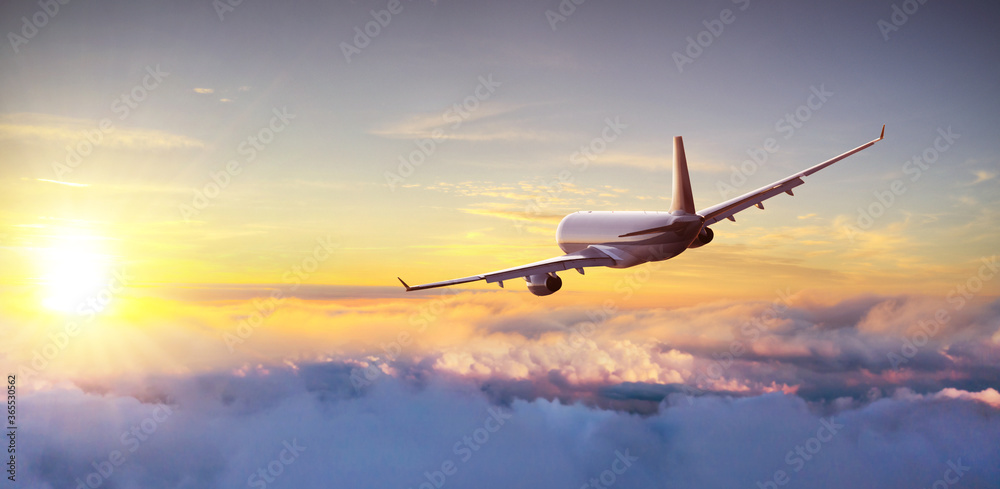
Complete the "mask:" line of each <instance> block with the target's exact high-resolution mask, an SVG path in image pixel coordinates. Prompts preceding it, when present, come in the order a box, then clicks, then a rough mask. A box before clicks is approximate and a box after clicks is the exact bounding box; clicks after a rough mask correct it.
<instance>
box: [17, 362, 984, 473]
mask: <svg viewBox="0 0 1000 489" xmlns="http://www.w3.org/2000/svg"><path fill="white" fill-rule="evenodd" d="M351 370H352V368H351V366H350V365H348V364H342V363H336V362H328V363H320V364H302V365H278V366H263V365H258V366H252V367H248V368H245V369H241V370H240V371H239V372H237V373H214V374H203V375H197V376H189V377H153V378H142V379H139V380H136V381H133V382H123V381H117V382H112V383H110V384H93V385H88V386H84V387H82V388H81V387H80V386H76V385H69V384H63V385H60V386H57V387H54V388H52V389H48V390H44V391H36V392H33V393H30V394H27V395H22V397H21V398H20V400H19V412H21V413H23V415H22V416H23V417H22V418H21V419H23V422H22V427H21V431H19V435H18V436H19V445H18V446H19V452H18V453H19V459H18V460H19V466H18V476H19V478H20V479H19V482H22V483H23V484H24V485H25V487H76V486H77V484H78V483H79V482H84V483H86V481H87V480H88V477H89V479H90V481H91V482H100V483H101V484H102V486H103V487H109V488H138V487H142V488H181V487H184V488H201V487H206V488H207V487H244V486H246V485H248V484H250V485H251V487H264V486H266V487H275V488H280V487H330V486H331V485H332V486H338V487H360V488H368V487H371V488H376V487H378V488H381V487H414V488H415V487H433V484H434V482H435V481H437V482H444V483H446V484H447V485H448V486H450V487H482V488H494V487H496V488H508V487H557V486H559V487H582V486H584V485H587V484H591V482H590V480H591V479H594V480H597V481H598V484H599V485H600V484H604V485H608V484H607V483H608V482H612V483H613V484H614V485H615V487H623V488H627V487H652V486H656V487H706V488H713V487H720V488H723V487H724V488H731V487H755V486H756V485H757V483H763V484H766V482H767V481H772V480H776V478H780V480H785V478H788V479H789V480H790V481H791V482H792V483H794V484H795V485H796V486H798V487H820V488H823V487H851V488H854V487H872V488H875V487H928V486H930V485H932V484H933V483H934V482H936V481H937V480H939V479H942V478H943V477H944V475H945V473H946V471H948V470H949V469H951V468H952V467H955V466H957V467H960V468H962V471H961V472H962V473H961V474H959V477H960V481H961V486H962V487H988V486H990V487H992V486H993V485H995V484H996V481H997V480H1000V463H998V462H1000V458H998V455H997V452H996V450H995V448H996V446H995V445H996V440H997V439H998V438H1000V416H998V414H1000V413H998V411H997V408H996V407H994V406H992V405H991V404H990V403H989V402H988V401H989V400H990V399H994V398H995V395H996V393H995V391H994V392H987V393H985V394H984V393H972V392H964V391H963V392H960V391H946V392H944V391H943V392H941V393H938V394H932V395H926V396H925V395H918V394H914V393H912V392H909V391H905V390H904V391H901V392H899V393H898V395H895V396H889V397H883V398H878V399H875V400H873V401H865V402H857V401H846V402H830V403H810V402H807V401H805V400H803V399H802V398H800V397H797V396H794V395H784V394H766V395H761V396H751V397H742V398H737V397H730V396H719V395H715V394H712V395H705V396H697V397H691V396H688V395H687V394H684V393H679V392H671V393H669V395H668V397H667V398H666V399H664V400H663V402H661V403H660V404H658V406H657V409H656V410H655V411H654V412H652V413H650V414H649V415H645V416H639V415H635V414H630V413H627V412H622V411H616V410H604V409H595V408H590V407H586V406H584V405H581V404H565V403H562V402H559V401H548V400H544V399H538V398H535V399H514V400H510V401H501V402H493V401H491V399H490V398H489V395H488V393H487V392H485V391H484V390H485V389H487V388H488V386H486V385H484V384H480V383H477V382H474V381H470V380H468V379H462V378H457V377H449V376H439V375H434V374H429V375H427V376H422V377H414V376H410V375H405V374H404V375H400V376H398V377H397V376H384V377H380V378H378V379H375V380H374V381H373V382H372V383H371V384H370V385H367V386H364V387H361V388H355V386H354V384H353V382H352V379H351ZM553 382H555V383H558V380H554V381H553ZM978 398H983V399H982V400H979V399H978ZM981 401H987V402H981ZM616 461H618V462H616ZM112 462H115V463H112ZM102 471H103V473H102ZM779 471H781V473H782V474H783V475H777V474H778V472H779ZM254 477H257V478H256V479H254ZM264 477H266V478H268V479H264ZM951 477H954V472H953V473H952V475H951ZM602 478H603V479H602ZM262 480H267V483H266V484H262V485H254V482H255V481H257V482H260V481H262ZM422 484H425V485H423V486H422ZM426 484H432V485H431V486H427V485H426Z"/></svg>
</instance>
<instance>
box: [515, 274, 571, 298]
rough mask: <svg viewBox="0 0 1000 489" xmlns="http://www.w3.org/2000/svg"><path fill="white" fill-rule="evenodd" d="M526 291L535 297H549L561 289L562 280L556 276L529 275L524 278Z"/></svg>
mask: <svg viewBox="0 0 1000 489" xmlns="http://www.w3.org/2000/svg"><path fill="white" fill-rule="evenodd" d="M524 280H525V281H526V282H528V290H529V291H531V293H532V294H535V295H549V294H552V293H555V292H556V291H557V290H559V289H561V288H562V279H561V278H559V277H558V276H557V275H556V274H554V273H553V274H544V275H530V276H527V277H525V278H524Z"/></svg>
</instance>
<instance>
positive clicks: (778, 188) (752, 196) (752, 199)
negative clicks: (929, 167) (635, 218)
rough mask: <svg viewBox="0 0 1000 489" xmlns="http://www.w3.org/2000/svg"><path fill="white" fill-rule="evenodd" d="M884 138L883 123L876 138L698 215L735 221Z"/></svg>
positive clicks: (707, 222) (715, 220)
mask: <svg viewBox="0 0 1000 489" xmlns="http://www.w3.org/2000/svg"><path fill="white" fill-rule="evenodd" d="M884 138H885V125H883V126H882V134H880V135H879V137H878V139H874V140H872V141H869V142H867V143H865V144H862V145H861V146H858V147H857V148H854V149H852V150H850V151H848V152H846V153H844V154H841V155H838V156H835V157H833V158H830V159H829V160H826V161H824V162H822V163H820V164H818V165H814V166H811V167H809V168H807V169H805V170H803V171H800V172H798V173H796V174H794V175H790V176H788V177H785V178H783V179H781V180H778V181H777V182H774V183H772V184H770V185H765V186H763V187H761V188H759V189H757V190H754V191H753V192H747V193H745V194H743V195H741V196H739V197H736V198H735V199H731V200H727V201H725V202H723V203H721V204H717V205H713V206H712V207H709V208H707V209H703V210H701V211H698V215H700V216H701V217H703V218H704V220H705V225H709V224H712V223H715V222H719V221H721V220H723V219H729V220H731V221H735V220H736V219H735V218H734V217H733V215H734V214H736V213H737V212H739V211H742V210H743V209H746V208H748V207H753V206H757V207H760V208H761V209H763V208H764V204H763V202H764V201H765V200H767V199H770V198H771V197H774V196H775V195H778V194H780V193H783V192H784V193H787V194H788V195H794V194H792V189H793V188H795V187H798V186H799V185H802V184H803V183H805V182H804V181H803V180H802V177H806V176H809V175H812V174H813V173H816V172H818V171H820V170H822V169H824V168H826V167H828V166H830V165H832V164H834V163H836V162H838V161H840V160H842V159H844V158H847V157H848V156H851V155H853V154H854V153H857V152H859V151H861V150H863V149H867V148H868V147H870V146H871V145H873V144H875V143H877V142H879V141H881V140H882V139H884Z"/></svg>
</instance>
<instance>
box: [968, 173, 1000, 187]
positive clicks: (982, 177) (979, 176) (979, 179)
mask: <svg viewBox="0 0 1000 489" xmlns="http://www.w3.org/2000/svg"><path fill="white" fill-rule="evenodd" d="M972 174H973V175H975V176H976V179H975V180H974V181H973V182H972V183H970V184H969V185H976V184H979V183H983V182H988V181H990V180H993V179H994V178H996V177H997V175H998V173H997V172H995V171H990V170H976V171H974V172H972Z"/></svg>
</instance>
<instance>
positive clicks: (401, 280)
mask: <svg viewBox="0 0 1000 489" xmlns="http://www.w3.org/2000/svg"><path fill="white" fill-rule="evenodd" d="M396 280H399V283H401V284H403V287H406V291H407V292H409V291H410V286H409V285H406V282H403V279H401V278H399V277H396Z"/></svg>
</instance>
